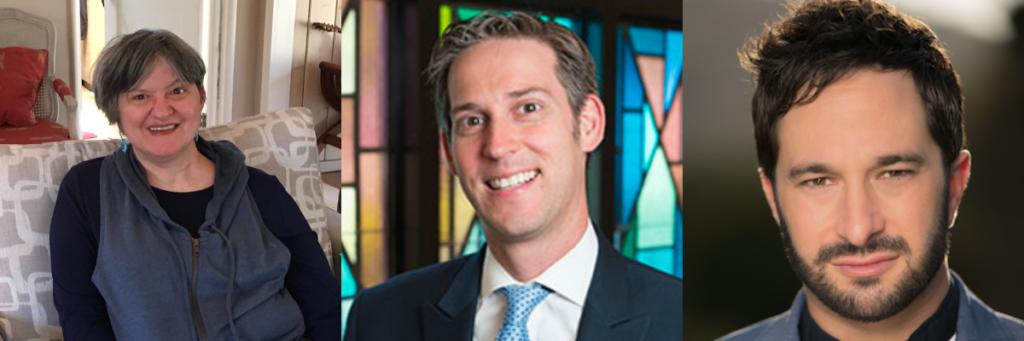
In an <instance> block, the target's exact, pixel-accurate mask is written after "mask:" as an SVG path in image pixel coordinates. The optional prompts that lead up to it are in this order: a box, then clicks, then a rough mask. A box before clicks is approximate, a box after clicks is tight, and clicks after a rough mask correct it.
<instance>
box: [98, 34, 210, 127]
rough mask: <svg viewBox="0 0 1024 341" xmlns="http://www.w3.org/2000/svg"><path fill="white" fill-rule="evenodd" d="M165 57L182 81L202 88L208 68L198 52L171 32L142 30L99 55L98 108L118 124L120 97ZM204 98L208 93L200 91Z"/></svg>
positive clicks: (127, 35)
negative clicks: (155, 63) (118, 98)
mask: <svg viewBox="0 0 1024 341" xmlns="http://www.w3.org/2000/svg"><path fill="white" fill-rule="evenodd" d="M158 58H162V59H163V60H164V61H165V62H167V65H168V66H169V67H170V68H171V70H173V71H174V73H176V74H177V75H178V77H179V78H181V80H183V81H185V82H188V83H193V84H195V85H196V86H197V87H198V88H199V89H202V88H203V77H205V76H206V65H205V64H203V59H202V58H200V57H199V54H198V53H196V50H195V49H193V48H192V47H191V46H189V45H188V44H187V43H185V41H184V40H181V38H178V36H176V35H174V33H171V32H170V31H166V30H147V29H141V30H138V31H135V32H134V33H130V34H125V35H121V36H117V37H115V38H114V39H113V40H111V41H110V43H108V44H107V46H106V47H105V48H103V51H102V52H100V56H99V58H97V59H96V66H95V67H94V68H93V76H92V77H93V83H94V84H93V92H94V93H95V94H96V106H97V107H99V109H100V110H101V111H103V114H104V115H106V116H107V120H108V121H110V124H117V123H118V122H120V119H121V112H120V110H119V108H118V104H117V96H119V95H121V94H123V93H125V92H127V91H128V90H131V88H132V87H134V86H135V85H136V84H138V83H139V81H141V80H142V78H144V77H146V75H148V74H149V72H150V71H151V70H152V69H153V62H155V61H156V60H157V59H158ZM200 94H202V96H203V99H206V94H205V93H204V92H202V91H200Z"/></svg>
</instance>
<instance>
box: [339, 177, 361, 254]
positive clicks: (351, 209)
mask: <svg viewBox="0 0 1024 341" xmlns="http://www.w3.org/2000/svg"><path fill="white" fill-rule="evenodd" d="M357 233H358V231H356V189H355V187H350V186H343V187H341V246H342V247H344V248H345V254H346V255H347V256H348V259H349V260H350V261H352V263H356V262H359V257H358V253H357V252H356V244H357V238H358V235H357Z"/></svg>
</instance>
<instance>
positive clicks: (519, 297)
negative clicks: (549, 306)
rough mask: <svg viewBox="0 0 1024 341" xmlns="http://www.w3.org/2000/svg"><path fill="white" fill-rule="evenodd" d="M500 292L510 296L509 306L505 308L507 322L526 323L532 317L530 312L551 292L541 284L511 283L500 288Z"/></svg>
mask: <svg viewBox="0 0 1024 341" xmlns="http://www.w3.org/2000/svg"><path fill="white" fill-rule="evenodd" d="M498 292H499V293H501V294H503V295H505V297H507V298H508V306H507V307H506V310H505V322H506V323H513V324H522V325H525V324H526V321H527V320H529V318H530V313H532V312H533V309H534V308H536V307H537V305H538V304H540V302H541V301H543V300H544V298H546V297H548V294H550V293H551V292H550V291H548V289H545V288H544V287H543V286H541V285H540V284H537V283H534V284H531V285H509V286H505V287H502V288H501V289H498Z"/></svg>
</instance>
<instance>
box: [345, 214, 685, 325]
mask: <svg viewBox="0 0 1024 341" xmlns="http://www.w3.org/2000/svg"><path fill="white" fill-rule="evenodd" d="M597 235H598V240H599V242H598V244H599V247H598V256H597V265H596V266H595V267H594V277H593V280H592V281H591V283H590V291H589V292H588V293H587V301H586V305H585V306H584V307H583V315H582V316H581V317H580V326H579V333H578V336H577V340H579V341H679V340H682V339H683V282H682V281H681V280H679V279H678V278H675V277H672V276H669V275H666V274H664V273H662V272H659V271H657V270H654V269H652V268H649V267H647V266H646V265H643V264H640V263H637V262H635V261H633V260H630V259H627V258H625V257H623V256H622V255H621V254H619V253H618V251H616V250H615V249H614V248H612V246H611V244H610V243H609V242H608V241H606V240H605V239H604V238H602V237H601V233H598V234H597ZM483 263H484V252H482V251H481V252H478V253H476V254H473V255H469V256H466V257H462V258H459V259H455V260H452V261H448V262H445V263H441V264H437V265H433V266H430V267H427V268H424V269H420V270H416V271H412V272H409V273H406V274H402V275H399V276H396V277H395V278H393V279H391V280H390V281H388V282H387V283H384V284H381V285H379V286H377V287H373V288H370V289H367V290H365V291H363V292H362V293H360V294H359V296H358V297H357V298H356V300H355V302H354V303H353V304H352V309H351V311H350V313H349V320H348V325H347V327H346V334H345V341H383V340H387V341H472V340H473V325H474V322H475V319H476V308H477V299H478V298H479V297H480V276H481V274H482V271H483ZM480 341H485V340H480ZM486 341H490V340H486Z"/></svg>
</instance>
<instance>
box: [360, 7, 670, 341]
mask: <svg viewBox="0 0 1024 341" xmlns="http://www.w3.org/2000/svg"><path fill="white" fill-rule="evenodd" d="M427 74H428V77H429V82H430V84H431V85H432V86H433V87H434V90H435V95H436V97H435V99H436V103H437V114H438V115H437V121H438V124H439V126H440V127H441V129H440V134H441V135H442V136H441V140H442V144H443V146H442V149H443V150H444V153H445V155H446V158H447V160H448V166H449V169H450V170H451V172H452V173H453V174H455V175H456V176H458V178H459V181H460V183H461V184H462V188H463V191H465V193H466V196H467V197H468V198H469V200H470V202H471V203H472V205H473V207H474V208H476V210H477V213H478V214H479V217H480V219H481V220H482V221H483V226H484V235H485V236H486V237H487V241H488V243H487V245H486V247H485V248H484V249H483V250H481V252H478V253H476V254H474V255H471V256H467V257H463V258H459V259H456V260H452V261H449V262H446V263H443V264H438V265H435V266H431V267H428V268H425V269H421V270H417V271H413V272H410V273H407V274H403V275H400V276H397V277H395V278H393V279H392V280H390V281H388V282H387V283H385V284H383V285H380V286H378V287H375V288H371V289H367V290H365V291H363V292H362V293H361V294H360V296H359V297H358V298H357V299H356V301H355V302H354V303H353V306H352V309H351V312H350V318H349V321H348V325H347V330H346V339H345V340H346V341H369V340H374V341H376V340H444V341H449V340H458V341H471V340H476V341H491V340H497V341H510V340H533V341H543V340H602V341H603V340H608V341H612V340H623V341H625V340H630V341H655V340H659V341H669V340H673V341H674V340H681V339H682V293H683V285H682V282H681V281H680V280H678V279H676V278H674V277H671V276H668V275H666V274H663V273H661V272H658V271H657V270H654V269H652V268H649V267H647V266H644V265H641V264H639V263H636V262H634V261H632V260H628V259H626V258H624V257H623V256H622V255H620V254H619V253H618V252H617V251H616V250H615V249H614V248H613V247H612V246H611V244H610V243H609V242H608V241H606V240H605V239H604V238H602V236H601V235H600V233H599V232H598V231H597V230H596V229H595V228H594V226H593V224H592V223H591V221H590V219H589V213H588V212H587V201H586V198H587V196H586V181H585V179H586V177H585V172H586V164H587V155H588V153H589V152H591V151H593V150H594V149H595V148H597V146H598V145H599V144H600V143H601V140H602V138H603V135H604V126H605V115H604V105H603V104H602V103H601V99H600V98H599V97H598V96H597V80H596V75H595V74H596V72H595V66H594V61H593V58H592V57H591V56H590V53H589V52H588V51H587V49H586V46H585V45H584V43H583V42H582V41H580V39H579V38H578V37H576V36H575V35H574V34H573V33H572V32H571V31H569V30H568V29H566V28H564V27H562V26H560V25H557V24H555V23H551V22H545V21H543V20H541V19H540V18H538V17H537V16H533V15H526V14H522V13H509V14H484V15H482V16H479V17H477V18H475V19H473V20H470V21H468V22H463V23H459V24H455V25H453V26H451V27H449V28H448V29H447V30H446V31H445V34H444V35H443V37H442V38H441V40H440V41H439V43H438V44H437V47H436V48H435V50H434V53H433V56H432V58H431V65H430V67H429V69H428V70H427Z"/></svg>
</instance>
